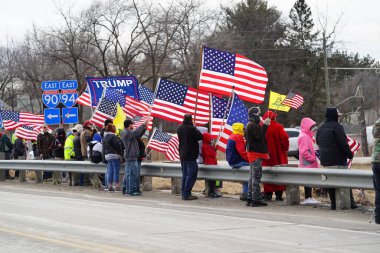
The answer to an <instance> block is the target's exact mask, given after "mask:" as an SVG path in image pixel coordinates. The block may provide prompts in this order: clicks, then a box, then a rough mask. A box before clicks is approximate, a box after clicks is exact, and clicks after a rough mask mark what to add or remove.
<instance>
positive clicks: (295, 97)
mask: <svg viewBox="0 0 380 253" xmlns="http://www.w3.org/2000/svg"><path fill="white" fill-rule="evenodd" d="M302 104H303V97H302V96H301V95H299V94H296V93H294V92H293V91H289V93H288V94H287V95H286V97H285V99H284V101H282V105H286V106H289V107H291V108H293V109H298V108H299V107H300V106H301V105H302Z"/></svg>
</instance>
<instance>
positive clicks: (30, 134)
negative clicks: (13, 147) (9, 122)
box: [15, 125, 43, 140]
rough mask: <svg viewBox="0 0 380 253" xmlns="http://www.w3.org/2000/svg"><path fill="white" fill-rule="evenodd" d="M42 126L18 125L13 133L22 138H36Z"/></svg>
mask: <svg viewBox="0 0 380 253" xmlns="http://www.w3.org/2000/svg"><path fill="white" fill-rule="evenodd" d="M42 126H43V125H33V126H20V127H18V128H17V129H16V131H15V135H16V136H17V137H18V138H21V139H24V140H37V135H38V134H39V133H40V132H41V128H42Z"/></svg>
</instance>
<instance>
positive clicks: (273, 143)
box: [263, 111, 289, 201]
mask: <svg viewBox="0 0 380 253" xmlns="http://www.w3.org/2000/svg"><path fill="white" fill-rule="evenodd" d="M267 118H269V119H270V120H271V123H270V126H269V127H268V130H267V132H266V134H265V139H266V141H267V145H268V153H269V160H263V166H275V165H280V164H288V154H287V151H288V149H289V136H288V134H287V133H286V132H285V129H284V127H283V126H282V125H281V124H280V123H278V122H277V121H276V118H277V114H276V113H274V112H272V111H267V112H266V113H265V114H264V116H263V120H265V119H267ZM284 190H285V185H274V184H264V199H266V200H271V199H272V195H273V192H275V194H276V200H277V201H283V200H284V199H283V198H282V193H283V191H284Z"/></svg>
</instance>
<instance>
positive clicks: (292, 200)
mask: <svg viewBox="0 0 380 253" xmlns="http://www.w3.org/2000/svg"><path fill="white" fill-rule="evenodd" d="M299 204H300V187H299V185H287V186H286V205H288V206H291V205H299Z"/></svg>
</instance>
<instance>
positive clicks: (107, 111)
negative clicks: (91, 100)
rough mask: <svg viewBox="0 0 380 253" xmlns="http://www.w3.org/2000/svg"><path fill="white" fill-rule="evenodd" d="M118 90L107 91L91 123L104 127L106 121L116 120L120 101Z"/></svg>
mask: <svg viewBox="0 0 380 253" xmlns="http://www.w3.org/2000/svg"><path fill="white" fill-rule="evenodd" d="M118 93H119V92H117V91H116V90H112V89H107V90H106V93H105V96H104V97H103V98H102V99H101V100H100V102H99V104H98V106H97V107H96V109H95V111H94V114H93V115H92V117H91V122H92V123H94V124H95V125H97V126H99V127H102V126H103V125H104V121H105V120H106V119H114V118H115V116H116V111H117V109H116V104H117V101H118V99H119V96H118Z"/></svg>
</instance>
